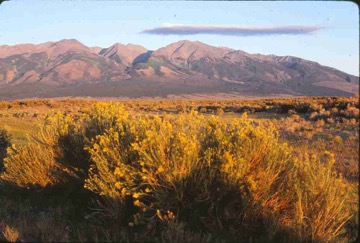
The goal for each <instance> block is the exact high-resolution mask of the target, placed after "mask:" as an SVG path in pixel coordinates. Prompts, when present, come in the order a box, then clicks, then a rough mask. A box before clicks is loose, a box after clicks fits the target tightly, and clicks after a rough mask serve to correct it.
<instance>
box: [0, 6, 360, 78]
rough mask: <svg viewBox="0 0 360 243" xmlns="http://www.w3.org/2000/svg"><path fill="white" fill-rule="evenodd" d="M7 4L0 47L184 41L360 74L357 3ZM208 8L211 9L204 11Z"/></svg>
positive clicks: (152, 46)
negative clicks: (290, 58)
mask: <svg viewBox="0 0 360 243" xmlns="http://www.w3.org/2000/svg"><path fill="white" fill-rule="evenodd" d="M160 3H161V4H159V3H158V2H153V1H148V2H147V1H146V2H144V1H36V0H34V1H31V3H30V2H29V1H24V0H19V1H5V2H3V3H2V4H1V5H0V29H1V30H2V33H0V45H11V46H12V45H17V44H41V43H45V42H48V41H53V42H56V41H60V40H62V39H76V40H78V41H79V42H81V43H83V44H84V45H86V46H88V47H95V46H97V47H101V48H108V47H109V46H111V45H113V44H114V43H122V44H128V43H131V44H135V45H141V46H143V47H145V48H147V49H148V50H156V49H158V48H160V47H163V46H166V45H169V44H171V43H174V42H178V41H180V40H184V39H186V40H189V41H200V42H203V43H206V44H208V45H212V46H216V47H228V48H231V49H234V50H241V51H245V52H247V53H250V54H257V53H259V54H263V55H270V54H273V55H277V56H295V57H299V58H302V59H306V60H311V61H314V62H317V63H320V64H321V65H324V66H329V67H333V68H335V69H338V70H341V71H343V72H346V73H349V74H352V75H356V76H359V9H358V6H357V5H356V4H355V3H353V2H335V1H334V2H331V1H330V2H325V1H319V2H316V1H312V2H309V1H306V2H303V1H288V2H287V1H283V2H276V1H275V2H256V1H254V2H234V1H229V2H227V1H221V2H217V1H211V2H206V4H205V2H201V1H199V2H191V1H178V2H177V1H171V2H164V1H162V2H160ZM204 10H206V11H204Z"/></svg>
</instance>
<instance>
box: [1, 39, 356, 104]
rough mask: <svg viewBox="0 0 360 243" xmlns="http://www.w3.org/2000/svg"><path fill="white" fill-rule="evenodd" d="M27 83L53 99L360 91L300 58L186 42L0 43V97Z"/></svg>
mask: <svg viewBox="0 0 360 243" xmlns="http://www.w3.org/2000/svg"><path fill="white" fill-rule="evenodd" d="M26 85H33V86H34V87H35V86H36V87H42V88H39V89H40V90H47V91H49V90H50V91H51V92H52V93H54V94H55V93H56V91H57V90H58V91H59V96H66V95H68V94H71V93H72V90H71V89H74V90H75V89H80V91H79V95H80V96H82V95H83V96H88V94H89V93H91V95H93V96H96V90H95V91H91V92H90V91H88V92H85V90H88V89H90V88H89V87H92V86H94V89H100V88H101V89H103V90H105V88H104V87H108V86H109V87H110V86H114V87H116V88H114V90H118V96H129V97H133V96H136V97H137V96H151V94H153V93H154V94H155V93H156V95H159V94H160V96H171V95H174V94H181V93H184V94H189V93H191V89H193V91H194V93H199V92H202V91H201V88H202V89H203V92H204V94H205V93H208V94H211V93H212V94H213V93H216V92H222V93H228V94H239V97H241V96H242V95H249V94H251V95H259V96H263V95H276V94H286V95H293V96H297V95H352V94H354V93H356V92H358V89H359V80H358V77H356V76H354V75H350V74H347V73H345V72H342V71H339V70H336V69H335V68H331V67H326V66H323V65H320V64H319V63H317V62H314V61H310V60H305V59H302V58H299V57H294V56H276V55H273V54H271V55H262V54H258V53H257V54H249V53H247V52H245V51H242V50H234V49H231V48H228V47H215V46H211V45H208V44H205V43H202V42H199V41H189V40H181V41H177V42H175V43H171V44H169V45H167V46H164V47H161V48H159V49H157V50H148V49H146V48H145V47H143V46H141V45H134V44H131V43H129V44H127V45H125V44H121V43H115V44H113V45H111V46H110V47H107V48H101V47H87V46H86V45H84V44H82V43H81V42H79V41H77V40H75V39H64V40H60V41H57V42H45V43H41V44H20V45H12V46H10V45H2V46H0V98H1V99H9V98H10V96H11V97H15V98H22V97H24V95H23V94H24V92H23V91H24V90H23V89H24V87H25V86H26ZM125 86H126V87H125ZM30 87H31V86H30ZM79 87H83V90H84V93H83V94H82V93H81V88H79ZM30 89H31V88H30ZM156 89H160V90H156ZM64 90H65V91H64ZM35 91H36V92H35ZM35 91H34V92H35V93H36V95H38V96H40V97H42V96H44V95H45V94H44V93H41V92H40V91H37V90H35ZM44 92H45V91H44ZM98 92H99V93H104V92H103V91H100V90H98ZM35 93H34V95H35ZM111 93H112V95H114V94H113V92H111ZM135 94H136V95H135ZM29 95H30V96H31V94H28V95H25V96H29ZM115 96H116V93H115Z"/></svg>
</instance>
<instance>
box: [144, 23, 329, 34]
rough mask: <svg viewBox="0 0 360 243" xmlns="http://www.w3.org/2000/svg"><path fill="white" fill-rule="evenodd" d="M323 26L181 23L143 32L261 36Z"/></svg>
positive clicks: (313, 30)
mask: <svg viewBox="0 0 360 243" xmlns="http://www.w3.org/2000/svg"><path fill="white" fill-rule="evenodd" d="M320 29H323V27H320V26H307V25H293V26H275V27H251V26H219V25H181V24H166V25H163V26H161V27H156V28H152V29H147V30H144V31H142V32H141V33H145V34H152V35H198V34H210V35H230V36H259V35H307V34H311V33H313V32H316V31H318V30H320Z"/></svg>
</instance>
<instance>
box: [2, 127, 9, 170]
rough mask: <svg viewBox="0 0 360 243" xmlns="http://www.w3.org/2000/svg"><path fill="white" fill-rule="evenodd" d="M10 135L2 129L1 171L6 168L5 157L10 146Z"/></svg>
mask: <svg viewBox="0 0 360 243" xmlns="http://www.w3.org/2000/svg"><path fill="white" fill-rule="evenodd" d="M10 145H11V141H10V135H9V134H8V133H7V131H6V130H5V129H0V172H1V171H2V170H3V168H4V164H3V163H4V158H5V157H6V150H7V148H8V147H10Z"/></svg>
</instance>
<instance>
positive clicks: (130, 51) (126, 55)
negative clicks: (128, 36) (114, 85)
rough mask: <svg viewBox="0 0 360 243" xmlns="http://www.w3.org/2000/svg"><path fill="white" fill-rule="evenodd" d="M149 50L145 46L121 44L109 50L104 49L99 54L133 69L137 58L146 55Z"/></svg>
mask: <svg viewBox="0 0 360 243" xmlns="http://www.w3.org/2000/svg"><path fill="white" fill-rule="evenodd" d="M147 51H148V50H147V49H145V48H144V47H143V46H139V45H133V44H127V45H123V44H121V43H116V44H114V45H112V46H110V47H109V48H105V49H102V50H101V51H100V52H99V55H100V56H103V57H105V58H109V59H111V60H114V61H116V62H117V63H121V64H123V65H125V66H127V67H131V66H132V64H133V62H134V60H135V58H136V57H138V56H140V55H141V54H144V53H146V52H147Z"/></svg>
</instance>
